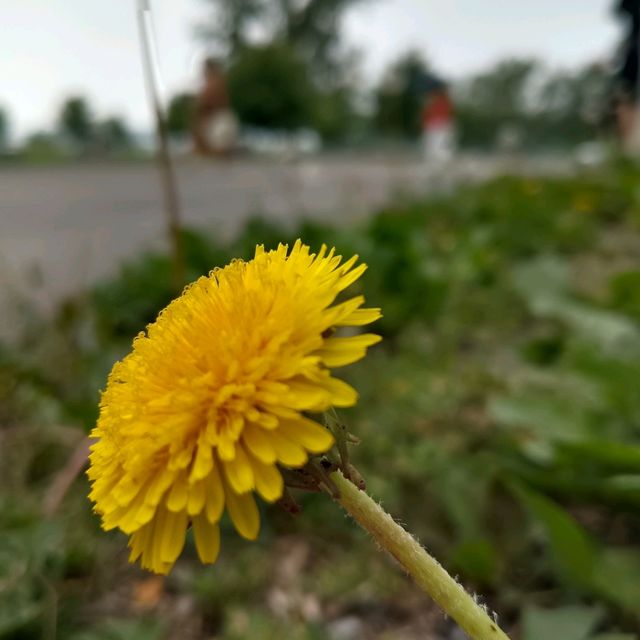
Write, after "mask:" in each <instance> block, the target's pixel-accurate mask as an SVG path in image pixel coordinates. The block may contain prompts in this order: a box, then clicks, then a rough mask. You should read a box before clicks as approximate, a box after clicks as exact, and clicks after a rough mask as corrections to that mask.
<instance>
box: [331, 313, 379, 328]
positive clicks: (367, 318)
mask: <svg viewBox="0 0 640 640" xmlns="http://www.w3.org/2000/svg"><path fill="white" fill-rule="evenodd" d="M381 317H382V312H381V310H380V309H356V310H355V311H353V312H352V313H350V314H349V315H348V316H345V317H344V318H342V319H341V320H339V321H338V322H336V323H335V324H336V326H337V327H347V326H348V327H360V326H362V325H364V324H369V323H371V322H375V321H376V320H378V319H379V318H381Z"/></svg>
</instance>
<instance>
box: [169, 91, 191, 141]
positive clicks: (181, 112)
mask: <svg viewBox="0 0 640 640" xmlns="http://www.w3.org/2000/svg"><path fill="white" fill-rule="evenodd" d="M193 101H194V96H193V94H191V93H177V94H176V95H175V96H173V97H172V98H171V100H170V101H169V109H168V113H167V128H168V130H169V133H170V134H172V135H183V134H185V133H187V132H188V131H189V129H190V128H191V114H192V111H193Z"/></svg>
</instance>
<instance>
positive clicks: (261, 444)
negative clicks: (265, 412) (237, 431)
mask: <svg viewBox="0 0 640 640" xmlns="http://www.w3.org/2000/svg"><path fill="white" fill-rule="evenodd" d="M242 441H243V443H244V444H245V446H246V447H247V449H248V450H249V451H250V452H251V453H252V454H253V455H254V456H255V457H256V458H258V460H261V461H262V462H264V463H265V464H272V463H274V462H275V461H276V452H275V449H274V448H273V445H272V444H271V441H270V440H269V437H268V434H267V433H265V432H264V430H263V429H261V428H260V427H258V426H256V425H253V424H247V426H246V427H245V429H244V431H243V433H242Z"/></svg>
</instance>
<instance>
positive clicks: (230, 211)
mask: <svg viewBox="0 0 640 640" xmlns="http://www.w3.org/2000/svg"><path fill="white" fill-rule="evenodd" d="M504 166H505V165H504V162H498V161H495V160H483V161H478V160H473V159H469V158H467V159H464V160H461V161H459V162H456V164H455V167H454V168H453V169H452V170H449V171H446V172H443V170H442V169H440V170H437V169H433V168H431V169H429V168H425V167H424V166H423V165H421V164H420V163H418V162H417V161H415V160H414V159H410V158H402V159H398V158H395V159H393V158H388V157H387V158H385V157H379V158H377V157H375V156H372V157H366V158H359V159H355V158H341V157H338V158H335V157H333V158H332V157H322V158H317V159H315V158H314V159H304V160H301V161H296V162H292V163H267V162H259V161H237V162H231V163H228V164H211V163H205V162H197V161H183V162H180V163H179V164H178V167H177V173H178V179H179V188H180V196H181V201H182V208H183V213H184V220H185V222H186V223H187V224H188V225H196V226H199V227H203V228H207V229H209V230H210V231H211V232H212V233H215V234H216V235H218V236H219V237H222V238H226V237H229V236H230V235H232V234H233V233H235V232H236V231H237V230H238V228H239V227H240V226H241V224H242V223H243V221H244V220H246V219H247V218H248V217H249V216H251V215H253V214H256V213H261V214H264V215H266V216H268V217H270V218H272V219H278V220H283V221H285V222H287V223H294V222H295V220H296V219H299V218H301V217H304V216H307V217H320V218H323V219H327V220H331V221H335V222H336V223H341V224H346V223H348V222H351V221H353V220H355V219H357V218H359V217H361V216H364V215H366V214H367V213H369V212H371V211H372V210H374V209H375V208H377V207H379V206H381V205H383V204H384V203H385V202H387V201H388V200H389V199H390V198H391V197H392V196H394V195H395V194H396V193H397V192H407V193H414V194H415V193H421V192H426V191H433V190H435V189H442V188H446V187H447V186H448V185H451V184H454V183H455V184H457V183H459V182H461V181H464V180H467V179H474V180H478V179H483V178H486V177H488V176H490V175H493V174H495V173H498V172H500V171H502V170H503V169H504ZM163 219H164V218H163V209H162V201H161V190H160V187H159V183H158V176H157V172H156V168H155V166H154V165H152V164H148V165H147V164H127V165H124V164H121V165H114V164H104V165H95V164H89V165H86V166H71V167H69V166H67V167H47V168H17V167H5V168H0V288H1V289H2V291H1V292H0V311H1V310H2V309H3V308H6V306H5V304H3V299H4V302H5V303H6V298H7V294H9V295H10V294H11V291H16V290H18V291H24V290H25V289H29V290H30V291H31V292H32V294H33V295H35V297H36V298H37V299H38V298H39V300H38V303H39V304H42V305H44V306H45V307H46V306H51V305H52V304H53V303H54V302H55V301H56V300H58V299H59V298H60V297H61V296H63V295H64V294H67V293H70V292H73V291H77V290H79V289H81V288H83V287H85V286H86V285H88V284H90V283H92V282H94V281H95V280H96V279H97V278H99V277H101V276H103V275H105V274H107V273H110V272H112V271H113V270H115V269H116V268H117V266H118V264H119V263H120V262H121V261H122V260H123V259H125V258H127V257H131V256H133V255H134V254H135V252H136V251H139V250H140V249H141V248H143V247H150V246H161V245H162V243H163V242H164V227H163ZM36 281H37V282H38V283H39V284H38V286H37V287H36V286H35V285H34V284H33V283H34V282H36ZM27 285H28V286H27ZM32 297H33V296H32ZM1 333H2V331H1V330H0V334H1Z"/></svg>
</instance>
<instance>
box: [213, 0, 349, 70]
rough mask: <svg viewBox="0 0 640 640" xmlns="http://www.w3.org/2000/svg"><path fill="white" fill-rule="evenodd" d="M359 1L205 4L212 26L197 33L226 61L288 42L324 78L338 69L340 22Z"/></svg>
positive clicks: (275, 0)
mask: <svg viewBox="0 0 640 640" xmlns="http://www.w3.org/2000/svg"><path fill="white" fill-rule="evenodd" d="M361 1H362V0H303V1H300V0H207V2H209V3H210V4H211V5H213V9H214V12H213V18H212V20H211V25H206V26H204V27H203V28H201V29H200V34H201V35H202V36H203V37H204V38H205V39H208V40H212V41H213V42H214V43H215V44H216V46H217V47H218V48H220V49H222V51H223V52H224V53H225V55H226V56H227V57H228V58H229V59H233V58H234V57H235V56H237V55H239V54H240V53H241V52H242V50H243V49H244V48H246V47H248V46H251V45H255V44H256V42H255V39H252V37H251V36H252V34H253V33H255V32H256V31H259V32H260V40H261V42H267V43H276V42H286V43H287V44H288V45H289V46H291V47H292V48H293V49H295V50H296V51H297V53H298V55H299V56H301V57H302V58H303V59H304V60H305V61H307V62H309V64H310V65H311V67H312V69H313V70H314V72H316V73H321V74H326V72H327V71H335V70H336V68H337V67H339V66H340V65H341V62H342V60H341V57H340V53H341V52H340V51H339V41H340V19H341V17H342V16H343V15H344V12H345V10H346V9H347V8H348V7H349V6H351V5H353V4H355V3H356V2H361Z"/></svg>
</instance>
